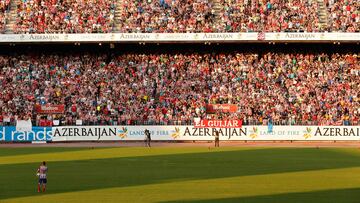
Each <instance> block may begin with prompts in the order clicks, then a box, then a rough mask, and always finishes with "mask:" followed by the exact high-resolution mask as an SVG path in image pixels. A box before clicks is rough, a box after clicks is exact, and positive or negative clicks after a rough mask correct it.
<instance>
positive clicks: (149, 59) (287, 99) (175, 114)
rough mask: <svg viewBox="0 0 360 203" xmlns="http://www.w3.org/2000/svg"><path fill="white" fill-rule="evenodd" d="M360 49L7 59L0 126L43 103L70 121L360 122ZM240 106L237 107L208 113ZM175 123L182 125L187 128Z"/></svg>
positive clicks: (0, 60)
mask: <svg viewBox="0 0 360 203" xmlns="http://www.w3.org/2000/svg"><path fill="white" fill-rule="evenodd" d="M359 77H360V55H359V53H349V54H336V53H335V54H331V55H330V54H324V53H322V54H283V53H273V52H270V53H266V54H262V55H258V54H256V53H252V54H248V53H240V52H233V53H223V54H222V53H218V54H215V53H213V54H208V53H205V54H199V53H185V54H183V53H178V54H121V55H108V54H84V53H78V54H64V55H56V54H43V55H36V54H35V55H19V56H15V55H14V56H0V84H1V87H2V91H1V92H0V122H3V121H5V120H6V121H9V120H16V119H24V118H29V117H31V118H33V119H34V120H36V121H39V119H44V115H40V114H37V113H36V112H35V110H34V105H35V104H41V105H46V104H64V105H65V113H64V114H59V115H46V116H45V119H47V120H61V123H62V124H74V123H75V122H76V120H82V122H83V124H136V123H137V122H142V123H149V124H155V123H157V124H159V123H160V124H172V123H174V121H176V122H179V123H182V124H184V123H190V122H192V121H193V120H194V118H212V119H235V118H236V119H243V120H244V123H245V124H262V123H264V122H265V121H266V120H268V119H270V118H271V119H272V120H273V122H274V124H316V125H342V124H345V125H349V124H359V116H360V92H359V89H360V80H359ZM206 104H236V105H237V106H238V110H237V112H236V113H231V114H230V113H227V114H224V113H215V114H209V113H207V112H206V108H205V106H206ZM179 123H175V124H179Z"/></svg>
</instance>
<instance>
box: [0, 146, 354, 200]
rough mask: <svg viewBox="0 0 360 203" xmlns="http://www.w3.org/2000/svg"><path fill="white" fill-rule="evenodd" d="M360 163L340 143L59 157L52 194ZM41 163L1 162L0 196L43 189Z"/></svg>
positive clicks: (53, 172) (51, 168)
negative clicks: (39, 175) (334, 146)
mask: <svg viewBox="0 0 360 203" xmlns="http://www.w3.org/2000/svg"><path fill="white" fill-rule="evenodd" d="M94 152H96V151H94ZM355 166H360V159H359V158H358V157H356V156H351V155H350V154H344V153H342V152H337V151H336V150H334V149H331V150H330V149H289V148H283V149H252V150H238V151H209V153H192V154H172V155H157V156H142V157H123V158H110V159H90V160H81V161H59V162H51V163H49V179H48V181H49V183H48V186H49V188H48V189H49V190H48V192H47V194H52V193H63V192H76V191H85V190H93V189H102V188H111V187H126V186H138V185H146V184H155V183H167V182H176V181H183V180H204V179H213V178H225V177H235V176H248V175H260V174H272V173H285V172H295V171H309V170H320V169H335V168H347V167H355ZM37 167H38V163H29V164H8V165H0V183H1V184H0V200H1V199H8V198H15V197H24V196H32V195H37V194H36V192H35V189H36V184H37V178H36V176H35V170H36V168H37ZM4 183H6V184H4Z"/></svg>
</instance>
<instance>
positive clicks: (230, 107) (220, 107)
mask: <svg viewBox="0 0 360 203" xmlns="http://www.w3.org/2000/svg"><path fill="white" fill-rule="evenodd" d="M237 109H238V107H237V106H236V105H235V104H207V105H206V112H207V113H216V112H229V113H235V112H236V111H237Z"/></svg>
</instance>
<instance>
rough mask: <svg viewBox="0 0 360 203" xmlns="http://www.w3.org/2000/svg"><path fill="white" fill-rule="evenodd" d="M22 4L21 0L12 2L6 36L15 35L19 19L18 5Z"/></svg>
mask: <svg viewBox="0 0 360 203" xmlns="http://www.w3.org/2000/svg"><path fill="white" fill-rule="evenodd" d="M18 3H20V1H19V0H12V1H11V4H10V12H9V14H8V15H9V17H8V19H7V21H6V25H5V34H14V25H15V23H16V17H17V5H18Z"/></svg>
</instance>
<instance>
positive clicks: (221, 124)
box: [194, 120, 242, 128]
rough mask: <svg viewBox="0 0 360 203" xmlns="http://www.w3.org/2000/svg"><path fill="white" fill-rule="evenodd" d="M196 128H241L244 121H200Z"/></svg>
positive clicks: (196, 123)
mask: <svg viewBox="0 0 360 203" xmlns="http://www.w3.org/2000/svg"><path fill="white" fill-rule="evenodd" d="M194 127H195V128H241V127H242V120H200V121H199V122H195V126H194Z"/></svg>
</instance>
